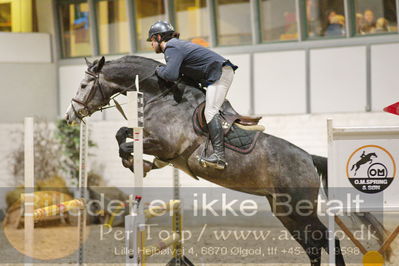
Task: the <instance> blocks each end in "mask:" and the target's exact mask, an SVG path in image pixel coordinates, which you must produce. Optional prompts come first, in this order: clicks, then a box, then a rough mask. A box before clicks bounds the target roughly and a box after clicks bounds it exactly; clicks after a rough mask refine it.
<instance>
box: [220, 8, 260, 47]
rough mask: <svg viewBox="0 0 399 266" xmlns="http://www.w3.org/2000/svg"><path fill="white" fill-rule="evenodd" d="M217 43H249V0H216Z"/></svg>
mask: <svg viewBox="0 0 399 266" xmlns="http://www.w3.org/2000/svg"><path fill="white" fill-rule="evenodd" d="M216 5H217V6H216V14H217V15H216V17H217V19H216V20H217V32H218V44H219V45H238V44H251V43H252V31H251V24H252V23H251V7H250V1H249V0H216Z"/></svg>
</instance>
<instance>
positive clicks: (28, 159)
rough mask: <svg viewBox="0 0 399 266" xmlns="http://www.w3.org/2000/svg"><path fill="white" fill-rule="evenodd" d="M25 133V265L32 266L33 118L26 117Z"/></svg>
mask: <svg viewBox="0 0 399 266" xmlns="http://www.w3.org/2000/svg"><path fill="white" fill-rule="evenodd" d="M24 124H25V133H24V152H25V155H24V169H25V171H24V177H25V200H24V233H25V239H24V240H25V241H24V243H25V247H24V248H25V249H24V250H25V260H24V261H25V265H32V256H33V244H34V243H33V242H34V241H33V240H34V236H33V231H34V221H33V211H34V190H35V185H34V147H33V144H34V140H33V132H34V127H33V125H34V124H33V117H26V118H25V121H24Z"/></svg>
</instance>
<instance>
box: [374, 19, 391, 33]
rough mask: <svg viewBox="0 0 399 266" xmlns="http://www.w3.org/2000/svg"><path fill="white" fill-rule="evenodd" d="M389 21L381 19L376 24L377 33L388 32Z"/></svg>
mask: <svg viewBox="0 0 399 266" xmlns="http://www.w3.org/2000/svg"><path fill="white" fill-rule="evenodd" d="M388 31H389V27H388V20H386V18H379V19H377V22H376V24H375V33H383V32H388Z"/></svg>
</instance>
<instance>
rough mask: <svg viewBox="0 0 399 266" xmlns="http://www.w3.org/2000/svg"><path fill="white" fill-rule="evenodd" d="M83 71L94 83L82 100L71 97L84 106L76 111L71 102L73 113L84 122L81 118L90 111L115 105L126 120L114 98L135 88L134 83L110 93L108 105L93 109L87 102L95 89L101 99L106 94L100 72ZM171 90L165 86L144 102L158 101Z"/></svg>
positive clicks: (91, 97)
mask: <svg viewBox="0 0 399 266" xmlns="http://www.w3.org/2000/svg"><path fill="white" fill-rule="evenodd" d="M85 73H86V74H88V75H90V76H92V77H93V78H94V84H93V87H92V90H91V91H90V92H89V95H88V96H87V98H86V99H84V100H82V101H81V100H79V99H76V98H72V102H75V103H77V104H80V105H82V106H83V107H84V108H83V109H81V110H79V111H77V110H76V109H75V107H74V106H73V104H71V106H72V110H73V112H74V113H75V115H76V117H77V118H79V120H80V121H82V122H83V123H84V120H83V118H85V117H86V116H89V115H90V114H92V113H94V112H96V111H103V110H106V109H110V108H113V107H116V109H117V110H118V111H119V112H120V113H121V114H122V116H123V117H124V118H125V119H126V120H127V117H126V115H125V113H124V111H123V109H122V107H121V105H120V104H119V103H118V102H117V101H116V100H115V98H116V97H117V96H119V95H120V94H124V93H126V92H127V91H131V90H133V89H135V88H136V83H135V82H133V84H132V85H130V86H129V87H127V88H126V89H123V90H122V91H120V92H118V93H116V94H114V95H112V96H111V97H110V99H109V100H108V105H109V106H106V107H103V106H101V107H98V108H93V109H91V108H90V107H89V106H88V104H89V102H90V101H91V100H92V99H93V98H94V95H95V94H96V92H97V90H100V93H101V96H102V100H103V101H104V100H106V96H105V93H104V90H103V88H102V86H101V83H100V76H99V75H100V73H94V72H91V71H85ZM153 75H155V71H154V72H152V73H151V74H150V75H148V76H146V77H145V78H143V79H142V80H139V83H140V82H143V81H145V80H147V79H149V78H150V77H152V76H153ZM136 89H137V88H136ZM171 90H172V88H170V87H169V88H167V89H166V90H164V91H162V92H161V93H160V94H158V95H156V96H154V97H153V98H151V99H149V100H148V101H147V102H146V103H145V104H151V103H154V102H156V101H158V100H159V99H161V98H163V97H164V96H165V95H167V94H168V93H169V92H170V91H171ZM111 100H113V101H114V103H115V105H110V104H109V102H110V101H111Z"/></svg>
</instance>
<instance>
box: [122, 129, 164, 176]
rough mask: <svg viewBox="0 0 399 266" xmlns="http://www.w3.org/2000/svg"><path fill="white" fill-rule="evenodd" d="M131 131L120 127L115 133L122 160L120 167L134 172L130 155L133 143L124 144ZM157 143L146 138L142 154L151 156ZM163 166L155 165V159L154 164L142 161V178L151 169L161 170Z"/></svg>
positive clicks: (130, 136) (132, 158)
mask: <svg viewBox="0 0 399 266" xmlns="http://www.w3.org/2000/svg"><path fill="white" fill-rule="evenodd" d="M132 136H133V134H132V130H131V129H129V128H127V127H122V128H120V129H119V130H118V132H117V133H116V136H115V137H116V140H117V141H118V145H119V157H121V159H122V165H123V166H124V167H126V168H129V169H130V170H131V171H132V172H134V157H133V156H132V153H134V142H133V141H131V142H126V139H127V138H132ZM157 146H158V145H157V142H156V141H155V140H154V139H152V138H150V137H146V138H144V139H143V152H144V153H145V154H151V152H153V151H154V147H157ZM163 166H165V165H162V164H160V163H156V159H155V160H154V162H149V161H147V160H143V168H144V169H143V170H144V176H145V175H146V174H147V173H148V172H149V171H151V170H153V169H158V168H161V167H163Z"/></svg>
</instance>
